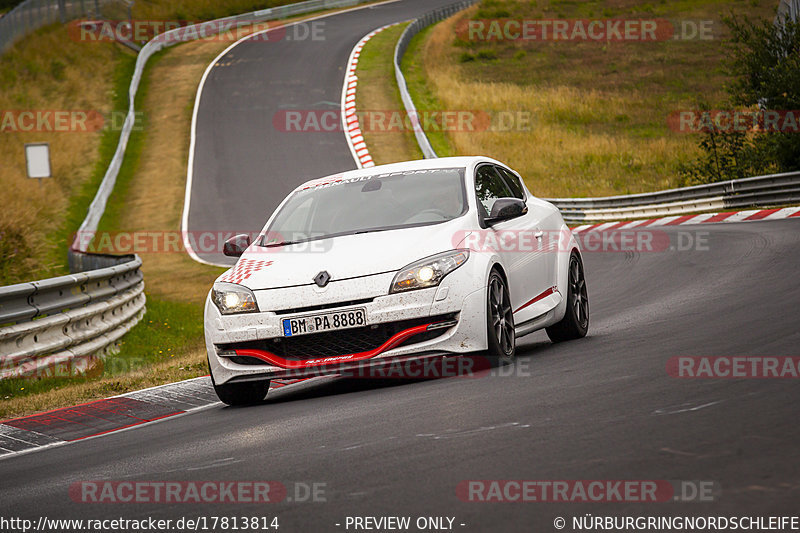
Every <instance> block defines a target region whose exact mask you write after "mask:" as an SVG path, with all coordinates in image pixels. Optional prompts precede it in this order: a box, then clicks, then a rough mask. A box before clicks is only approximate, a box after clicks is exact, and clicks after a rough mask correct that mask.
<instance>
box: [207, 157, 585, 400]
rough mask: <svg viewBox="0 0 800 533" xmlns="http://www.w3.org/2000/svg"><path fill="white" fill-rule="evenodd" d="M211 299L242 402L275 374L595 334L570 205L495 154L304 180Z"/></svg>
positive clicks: (223, 365) (223, 381)
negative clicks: (566, 208)
mask: <svg viewBox="0 0 800 533" xmlns="http://www.w3.org/2000/svg"><path fill="white" fill-rule="evenodd" d="M224 253H225V254H226V255H229V256H234V257H239V259H238V261H237V263H236V264H235V266H234V267H233V268H231V269H230V270H228V271H227V272H226V273H224V274H223V275H222V276H220V277H219V278H218V279H217V280H216V282H215V283H214V286H213V288H212V289H211V291H210V292H209V295H208V298H207V301H206V305H205V338H206V347H207V351H208V360H209V366H210V370H211V377H212V380H213V383H214V388H215V390H216V392H217V395H218V396H219V398H220V399H221V400H222V401H223V402H225V403H227V404H230V405H238V404H248V403H254V402H258V401H261V400H263V399H264V397H265V395H266V393H267V391H268V389H269V382H270V380H271V379H278V378H286V377H304V376H318V375H326V374H341V373H343V372H345V371H347V370H348V369H352V368H354V367H356V366H361V367H363V366H364V365H377V364H386V363H387V361H408V360H419V359H427V358H441V357H445V356H458V355H460V354H465V353H469V352H479V351H480V352H486V353H488V355H489V356H491V357H494V358H497V359H499V360H500V361H501V362H506V363H507V362H510V361H512V360H513V359H514V357H515V353H516V345H515V339H516V338H518V337H520V336H522V335H526V334H528V333H531V332H533V331H536V330H540V329H542V328H545V329H546V331H547V334H548V336H549V337H550V339H551V340H553V341H554V342H558V341H564V340H568V339H576V338H580V337H583V336H585V335H586V332H587V329H588V325H589V305H588V297H587V292H586V283H585V279H584V272H583V263H582V260H581V252H580V248H579V245H578V243H577V241H576V239H575V238H574V237H573V235H572V232H571V231H570V229H569V228H568V226H567V225H566V224H565V223H564V220H563V219H562V217H561V215H560V213H559V211H558V209H557V208H556V207H555V206H553V205H552V204H550V203H548V202H546V201H544V200H541V199H538V198H536V197H534V196H533V195H532V194H531V193H530V191H528V189H527V188H526V187H525V184H524V182H523V180H522V179H521V178H520V176H519V174H517V173H516V172H514V171H513V170H511V169H510V168H508V167H507V166H505V165H503V164H502V163H500V162H498V161H495V160H492V159H489V158H486V157H458V158H441V159H435V160H423V161H413V162H406V163H396V164H391V165H383V166H375V167H371V168H363V169H359V170H353V171H349V172H343V173H340V174H336V175H333V176H328V177H325V178H321V179H316V180H313V181H310V182H308V183H305V184H303V185H301V186H299V187H298V188H297V189H295V190H294V191H293V192H292V193H291V194H290V195H289V196H288V197H287V198H286V199H284V200H283V202H282V203H281V204H280V205H279V206H278V208H277V209H276V211H275V212H274V213H273V214H272V216H271V217H270V218H269V220H268V221H267V223H266V225H265V226H264V228H263V230H262V231H261V232H260V233H259V234H258V235H257V236H255V238H253V239H251V238H250V236H248V235H237V236H235V237H233V238H231V239H229V240H228V241H226V243H225V247H224Z"/></svg>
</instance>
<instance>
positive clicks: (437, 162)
mask: <svg viewBox="0 0 800 533" xmlns="http://www.w3.org/2000/svg"><path fill="white" fill-rule="evenodd" d="M479 162H491V163H499V161H495V160H493V159H491V158H489V157H481V156H468V157H465V156H461V157H438V158H435V159H419V160H416V161H403V162H400V163H390V164H388V165H376V166H374V167H365V168H359V169H356V170H348V171H345V172H338V173H336V174H331V175H329V176H324V177H321V178H316V179H313V180H310V181H307V182H305V183H303V184H302V185H300V186H299V187H297V189H295V190H301V189H307V188H309V187H314V186H317V185H321V184H323V183H329V182H331V181H334V180H339V179H348V178H357V177H361V176H372V175H374V174H380V173H383V172H398V171H403V170H424V169H436V168H453V167H460V168H467V167H469V166H472V165H475V164H477V163H479Z"/></svg>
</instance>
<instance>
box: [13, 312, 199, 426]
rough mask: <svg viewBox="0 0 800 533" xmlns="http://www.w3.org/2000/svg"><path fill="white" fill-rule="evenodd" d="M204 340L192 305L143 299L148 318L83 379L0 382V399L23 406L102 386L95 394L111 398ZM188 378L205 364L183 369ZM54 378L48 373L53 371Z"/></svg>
mask: <svg viewBox="0 0 800 533" xmlns="http://www.w3.org/2000/svg"><path fill="white" fill-rule="evenodd" d="M202 335H203V310H202V306H201V305H199V304H196V303H192V304H188V303H179V302H165V301H161V300H157V299H154V298H152V297H150V298H148V299H147V312H146V313H145V315H144V318H143V319H142V320H141V322H140V323H139V325H137V326H136V327H134V328H133V329H132V330H131V331H130V332H128V333H127V334H126V335H125V336H124V337H123V339H122V341H121V343H120V350H119V351H118V352H117V353H113V354H109V355H108V356H107V357H106V358H105V359H104V360H103V361H102V362H101V363H100V364H99V366H98V367H97V368H95V369H94V370H93V371H92V372H90V373H89V374H87V375H62V376H58V375H56V376H48V375H47V372H44V377H40V378H38V379H30V378H22V379H7V380H2V381H0V399H2V400H15V399H17V400H26V399H30V397H31V396H34V395H38V394H41V393H44V392H48V391H54V390H58V389H65V388H68V387H75V386H80V385H88V384H92V383H94V382H101V384H100V385H99V386H98V387H97V388H95V389H94V391H95V392H98V391H99V392H100V394H105V395H114V394H121V393H123V392H127V391H128V390H130V387H128V386H126V385H124V384H123V383H122V382H121V381H120V380H119V378H120V377H122V376H126V375H129V374H131V373H133V372H135V371H137V370H141V369H145V368H147V367H149V366H152V365H153V364H154V363H157V362H163V361H164V360H168V359H170V358H172V357H181V356H183V355H185V354H186V353H187V352H188V351H189V350H188V348H187V341H188V342H190V343H191V345H192V348H194V347H195V344H196V340H197V339H198V338H202ZM182 370H183V371H184V372H185V373H186V377H187V378H188V377H193V376H195V375H202V374H204V373H206V367H205V364H204V363H203V364H197V363H193V364H192V368H185V367H183V369H182ZM51 372H52V371H51ZM9 414H10V413H9V412H8V411H7V409H6V405H5V402H0V418H3V417H7V416H9Z"/></svg>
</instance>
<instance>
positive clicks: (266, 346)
mask: <svg viewBox="0 0 800 533" xmlns="http://www.w3.org/2000/svg"><path fill="white" fill-rule="evenodd" d="M453 318H454V315H443V316H438V317H425V318H415V319H411V320H401V321H397V322H386V323H383V324H374V325H371V326H365V327H362V328H351V329H343V330H339V331H326V332H323V333H311V334H309V335H300V336H297V337H276V338H274V339H266V340H260V341H249V342H241V343H235V344H224V345H219V346H218V348H219V349H220V350H225V351H228V350H264V351H267V352H271V353H273V354H275V355H277V356H279V357H282V358H284V359H288V360H295V361H304V360H307V359H318V358H322V357H335V356H339V355H349V354H354V353H360V352H368V351H370V350H374V349H376V348H378V347H380V346H381V345H383V344H384V343H385V342H386V341H388V340H389V339H390V338H391V337H392V336H394V335H396V334H397V333H399V332H401V331H403V330H406V329H409V328H413V327H415V326H421V325H423V324H430V323H433V322H441V321H443V320H452V319H453ZM448 329H449V328H439V329H433V330H429V331H425V332H422V333H419V334H417V335H414V336H412V337H410V338H408V339H406V340H405V341H404V342H403V343H401V344H399V345H398V346H403V345H406V344H416V343H419V342H423V341H427V340H431V339H435V338H436V337H439V336H440V335H443V334H444V333H445V332H446V331H447V330H448ZM230 359H231V361H232V362H234V363H239V364H250V365H263V364H264V361H262V360H260V359H257V358H255V357H246V356H233V357H231V358H230Z"/></svg>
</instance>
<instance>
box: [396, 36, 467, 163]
mask: <svg viewBox="0 0 800 533" xmlns="http://www.w3.org/2000/svg"><path fill="white" fill-rule="evenodd" d="M432 28H433V26H429V27H427V28H425V29H424V30H422V31H421V32H419V33H418V34H416V35H415V36H414V37H413V38H412V39H411V42H410V43H409V45H408V49H407V50H406V53H405V55H404V56H403V58H402V60H401V61H400V69H401V70H402V71H403V76H405V78H406V85H407V86H408V91H409V92H410V93H411V96H412V98H413V99H414V106H415V107H416V108H417V110H418V111H420V112H423V111H431V112H435V111H441V110H443V109H444V106H442V104H441V102H440V101H439V99H438V97H437V96H436V95H435V94H434V92H433V91H432V90H431V89H430V87H429V86H428V83H427V80H426V79H425V73H424V71H423V68H422V64H421V47H422V46H423V45H424V43H425V39H426V38H427V37H428V35H429V33H430V32H431V30H432ZM426 134H427V136H428V141H430V143H431V147H433V150H434V152H436V155H438V156H439V157H449V156H453V155H458V154H457V152H456V150H455V148H453V145H452V142H451V141H450V138H449V137H448V135H447V132H444V131H430V132H426Z"/></svg>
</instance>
